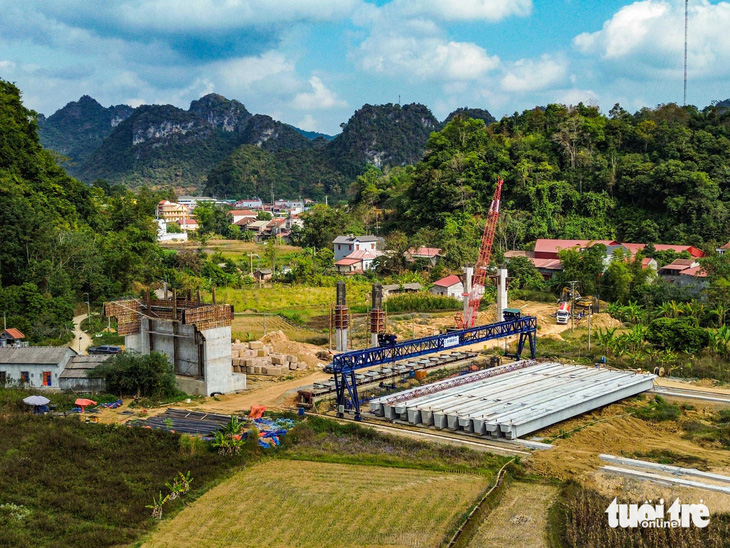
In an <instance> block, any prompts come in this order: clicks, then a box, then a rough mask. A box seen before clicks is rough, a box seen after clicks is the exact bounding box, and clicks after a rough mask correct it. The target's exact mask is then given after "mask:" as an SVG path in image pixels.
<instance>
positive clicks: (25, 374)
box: [20, 371, 30, 383]
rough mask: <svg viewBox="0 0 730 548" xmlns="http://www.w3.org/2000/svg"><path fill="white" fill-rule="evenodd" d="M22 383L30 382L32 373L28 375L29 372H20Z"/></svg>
mask: <svg viewBox="0 0 730 548" xmlns="http://www.w3.org/2000/svg"><path fill="white" fill-rule="evenodd" d="M20 382H21V383H26V382H30V373H28V372H27V371H21V372H20Z"/></svg>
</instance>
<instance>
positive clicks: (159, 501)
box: [145, 492, 170, 519]
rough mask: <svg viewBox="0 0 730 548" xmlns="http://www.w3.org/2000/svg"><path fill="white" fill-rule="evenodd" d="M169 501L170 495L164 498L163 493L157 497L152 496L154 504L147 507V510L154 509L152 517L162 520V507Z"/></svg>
mask: <svg viewBox="0 0 730 548" xmlns="http://www.w3.org/2000/svg"><path fill="white" fill-rule="evenodd" d="M168 500H170V495H167V496H165V497H163V496H162V492H160V494H159V495H158V496H157V497H155V496H154V495H153V496H152V504H147V505H145V508H151V509H152V517H153V518H154V519H162V507H163V506H164V505H165V503H166V502H167V501H168Z"/></svg>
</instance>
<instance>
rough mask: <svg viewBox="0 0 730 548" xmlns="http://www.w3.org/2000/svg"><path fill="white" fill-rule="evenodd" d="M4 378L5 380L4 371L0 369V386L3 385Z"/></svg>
mask: <svg viewBox="0 0 730 548" xmlns="http://www.w3.org/2000/svg"><path fill="white" fill-rule="evenodd" d="M6 380H7V378H6V373H5V371H0V386H5V381H6Z"/></svg>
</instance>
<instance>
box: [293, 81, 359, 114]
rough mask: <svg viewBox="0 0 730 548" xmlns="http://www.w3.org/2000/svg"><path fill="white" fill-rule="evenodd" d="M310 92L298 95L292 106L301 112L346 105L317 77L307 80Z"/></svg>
mask: <svg viewBox="0 0 730 548" xmlns="http://www.w3.org/2000/svg"><path fill="white" fill-rule="evenodd" d="M309 85H310V86H311V87H312V91H305V92H302V93H298V94H297V95H296V96H295V97H294V99H293V100H292V106H293V107H294V108H297V109H301V110H315V109H322V110H324V109H329V108H342V107H346V106H347V103H346V102H345V101H342V100H340V99H339V98H338V97H337V94H336V93H335V92H333V91H331V90H329V89H327V86H325V85H324V83H323V82H322V80H320V79H319V77H317V76H312V77H311V78H310V79H309Z"/></svg>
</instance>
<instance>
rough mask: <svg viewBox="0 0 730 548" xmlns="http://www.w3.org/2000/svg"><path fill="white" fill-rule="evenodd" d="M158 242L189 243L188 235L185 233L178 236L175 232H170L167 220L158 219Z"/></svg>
mask: <svg viewBox="0 0 730 548" xmlns="http://www.w3.org/2000/svg"><path fill="white" fill-rule="evenodd" d="M157 241H158V242H172V241H179V242H187V241H188V233H187V232H183V233H181V234H176V233H174V232H168V231H167V223H166V222H165V219H157Z"/></svg>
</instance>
